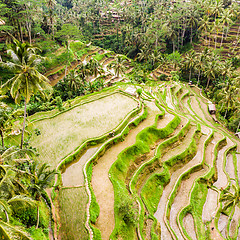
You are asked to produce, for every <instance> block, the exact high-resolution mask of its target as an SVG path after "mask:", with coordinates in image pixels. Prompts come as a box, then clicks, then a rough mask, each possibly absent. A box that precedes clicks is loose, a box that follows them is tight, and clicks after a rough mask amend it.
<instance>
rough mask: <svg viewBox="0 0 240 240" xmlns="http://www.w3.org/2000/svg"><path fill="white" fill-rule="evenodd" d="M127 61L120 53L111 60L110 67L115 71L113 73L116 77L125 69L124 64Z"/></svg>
mask: <svg viewBox="0 0 240 240" xmlns="http://www.w3.org/2000/svg"><path fill="white" fill-rule="evenodd" d="M126 63H127V60H126V59H124V58H123V57H122V56H121V55H117V56H116V57H115V59H114V61H113V62H111V63H110V65H109V66H110V68H113V69H114V71H115V75H116V76H117V77H119V76H120V74H123V73H124V72H125V70H126V67H125V64H126Z"/></svg>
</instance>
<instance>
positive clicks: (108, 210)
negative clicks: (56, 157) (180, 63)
mask: <svg viewBox="0 0 240 240" xmlns="http://www.w3.org/2000/svg"><path fill="white" fill-rule="evenodd" d="M147 106H148V113H149V114H148V117H147V119H145V120H144V121H143V122H142V123H140V124H139V125H138V126H137V127H136V128H134V129H132V130H131V131H130V132H129V134H128V135H127V137H126V138H125V140H124V142H120V143H118V144H116V145H114V146H113V147H111V148H110V149H109V150H107V151H106V153H105V154H104V155H103V156H102V157H101V158H100V159H99V160H98V164H97V165H95V166H94V168H93V174H92V187H93V191H94V193H95V196H96V199H97V202H98V204H99V207H100V214H99V217H98V219H97V222H96V227H97V228H98V229H99V230H100V231H101V235H102V239H103V240H107V239H109V236H110V234H111V232H112V231H113V229H114V225H115V220H114V191H113V186H112V183H111V181H110V180H109V177H108V174H109V173H108V172H109V169H110V168H111V166H112V164H113V163H114V162H115V161H116V159H117V156H118V154H119V153H120V152H121V151H123V150H124V149H125V148H127V147H129V146H131V145H133V144H134V143H135V141H136V136H137V134H138V133H139V132H140V131H142V130H143V129H144V128H146V127H148V126H151V125H153V124H154V122H155V117H156V114H158V113H160V111H159V109H158V108H157V107H156V106H155V104H154V103H148V102H147ZM106 223H107V224H106Z"/></svg>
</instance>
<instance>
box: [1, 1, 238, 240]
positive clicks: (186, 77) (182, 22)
mask: <svg viewBox="0 0 240 240" xmlns="http://www.w3.org/2000/svg"><path fill="white" fill-rule="evenodd" d="M239 14H240V7H239V4H238V3H236V2H235V1H228V0H216V1H213V0H204V1H201V0H195V1H183V0H177V1H168V0H161V1H155V0H149V1H138V0H132V1H126V0H124V1H120V0H116V1H110V0H105V1H103V0H102V1H98V0H61V1H60V0H56V1H55V0H47V1H42V0H40V1H33V0H21V1H19V0H16V1H15V0H14V1H13V0H0V81H1V89H0V94H1V95H0V135H1V147H0V234H2V235H0V238H1V237H2V238H3V239H31V238H32V239H48V231H49V229H50V230H52V229H53V227H51V224H52V211H51V208H52V204H51V199H50V198H49V195H48V194H47V192H46V191H45V189H46V188H49V187H52V186H53V182H54V177H55V174H57V171H56V170H53V169H52V167H54V168H55V167H56V169H59V170H63V169H65V168H66V166H68V165H69V164H70V163H72V162H74V161H75V160H77V159H78V158H79V157H81V155H82V154H83V152H84V151H85V150H86V149H88V148H89V147H90V146H93V145H97V144H100V143H101V144H104V145H103V146H102V149H101V151H99V153H98V154H99V155H96V156H94V158H93V159H92V160H91V161H89V163H88V164H86V166H85V167H86V168H85V167H84V169H85V170H86V176H84V177H85V178H86V182H87V183H86V185H87V186H88V187H89V189H88V190H89V192H90V193H88V192H87V191H85V189H84V188H82V187H84V186H77V188H76V189H74V190H73V189H72V188H71V189H70V190H67V189H68V188H66V189H65V188H61V186H59V184H60V185H61V184H62V183H61V179H60V176H61V175H59V176H58V181H57V185H56V186H55V189H54V191H56V192H57V198H60V199H61V200H60V201H58V200H56V201H58V202H57V204H59V206H60V208H64V209H65V210H63V211H62V212H61V211H60V217H61V218H62V219H63V218H65V216H66V214H65V213H66V212H67V211H68V210H67V209H69V211H71V209H70V206H69V205H67V203H66V202H67V201H70V200H71V198H72V197H73V195H74V194H75V195H77V196H78V201H76V202H74V203H73V204H74V206H77V205H81V204H82V205H84V209H81V210H79V211H78V215H79V216H80V215H81V223H79V225H78V226H79V230H78V231H77V232H74V233H73V232H71V237H70V235H69V239H70V238H72V239H74V238H75V237H76V235H77V234H80V235H81V234H83V235H84V238H86V239H87V235H88V234H89V231H90V229H92V230H93V232H94V233H93V234H94V239H101V233H100V230H99V229H98V228H97V227H96V226H95V224H97V219H98V216H99V211H100V208H99V206H98V203H97V198H96V196H95V195H94V194H95V193H94V191H93V189H92V187H91V184H90V182H91V180H92V178H93V176H92V172H93V171H94V164H97V160H98V158H100V157H101V155H103V154H104V153H105V152H106V150H107V149H108V148H110V147H111V146H112V145H114V144H117V143H119V142H121V141H124V139H125V136H126V135H127V134H128V133H129V131H130V130H131V129H132V128H133V127H136V126H137V125H138V124H140V122H141V121H142V120H144V119H145V118H147V113H146V112H147V110H146V105H147V104H146V102H147V103H149V102H151V103H153V104H155V105H156V106H157V108H158V111H161V112H162V113H161V114H160V115H156V123H155V125H154V126H151V127H147V128H144V129H143V130H142V131H141V132H139V134H138V135H137V137H136V143H135V144H134V145H131V146H128V147H127V148H125V149H124V151H122V152H121V153H120V154H119V155H118V157H117V160H116V162H115V163H114V164H113V165H112V167H111V169H110V172H109V174H110V179H111V181H112V184H113V189H114V194H115V201H114V211H115V227H114V230H113V232H112V234H111V237H112V238H113V239H117V238H118V237H122V238H123V239H126V238H127V237H128V238H129V239H135V238H136V236H138V238H140V237H139V234H140V235H141V237H142V238H143V239H144V238H145V237H146V236H147V235H149V236H150V235H151V237H152V239H155V238H157V236H158V226H157V224H156V222H157V220H156V218H155V216H154V214H155V212H156V211H157V205H158V203H159V199H160V198H161V196H162V194H163V191H164V188H165V187H166V186H167V184H168V183H169V182H170V180H171V175H172V173H173V172H174V171H175V170H176V169H178V168H180V167H181V166H182V165H184V164H186V163H188V161H190V160H192V159H193V158H194V155H195V154H196V152H197V151H198V140H199V138H200V137H201V135H202V134H203V135H204V134H205V133H204V131H202V132H201V130H200V129H201V127H200V124H201V125H204V126H207V127H208V128H211V129H214V128H215V130H216V129H220V127H219V126H218V125H216V123H219V122H220V123H221V124H222V125H224V126H225V127H226V128H228V129H229V130H230V131H231V132H234V133H235V132H239V129H240V110H239V109H240V97H239V96H240V75H239V74H240V58H239V56H238V54H239V50H240V47H239V46H238V45H239V43H240V36H239V33H240V23H239ZM169 80H170V81H171V83H170V84H169V83H168V82H167V81H169ZM119 82H124V83H123V84H122V83H119ZM187 84H188V85H189V86H193V85H195V86H197V87H199V88H200V90H199V92H198V93H196V92H195V91H192V90H191V89H190V88H189V86H186V85H187ZM112 85H113V86H115V85H116V87H113V88H109V87H110V86H112ZM128 86H130V88H131V87H134V88H136V98H137V100H138V107H137V108H133V110H132V111H131V112H130V113H129V115H127V116H125V115H124V114H123V112H122V114H123V116H125V119H123V117H122V116H121V118H120V117H119V119H118V118H114V116H112V115H113V114H114V113H113V112H114V111H112V112H111V114H112V115H111V114H110V113H108V118H111V117H112V119H111V120H112V121H110V122H111V123H109V125H108V126H106V124H107V123H106V122H107V121H108V120H109V119H107V117H105V116H104V119H102V120H101V119H100V120H99V119H98V118H97V117H95V116H94V119H95V121H96V122H97V123H100V122H101V121H102V122H101V123H102V125H104V124H105V123H106V124H105V125H104V126H105V127H102V129H101V131H102V132H101V131H100V132H99V134H100V133H101V134H100V137H99V136H98V135H94V134H92V135H91V134H89V135H88V134H85V135H84V136H81V137H79V136H78V134H79V133H78V131H80V132H82V131H83V129H85V130H86V129H87V128H88V127H89V129H91V128H92V127H93V126H94V127H96V126H97V124H96V123H94V120H91V119H90V120H89V122H88V125H87V124H85V125H84V123H82V122H80V121H77V122H74V120H73V119H74V117H75V116H78V113H79V112H78V111H79V109H80V108H78V107H79V106H82V108H83V109H84V107H85V104H86V103H95V101H99V102H100V99H102V98H104V97H106V96H108V95H109V96H110V95H111V94H113V95H114V94H115V93H116V92H117V89H118V88H120V90H123V91H125V90H126V89H127V87H128ZM196 89H197V88H196ZM152 91H153V92H154V93H153V92H152ZM196 91H198V90H196ZM98 92H100V94H98ZM105 93H106V95H105ZM120 93H121V94H123V93H122V92H120ZM170 93H171V94H170ZM124 94H125V93H124ZM124 94H123V95H124ZM124 96H125V95H124ZM126 96H127V98H128V97H129V95H128V94H127V95H126ZM193 96H194V98H195V104H197V106H198V108H197V109H198V111H200V110H201V111H202V110H203V107H206V104H207V103H206V102H204V101H205V100H204V96H206V97H207V98H208V99H209V100H208V101H211V102H212V103H214V104H215V106H216V114H214V115H213V120H214V121H215V123H212V122H211V121H212V118H211V119H210V120H209V119H208V120H206V119H207V117H206V113H203V112H204V111H203V112H202V113H201V114H202V115H201V116H200V114H199V112H197V110H196V109H194V107H195V108H196V105H195V106H194V107H193V106H191V103H192V104H193V102H194V101H193V100H192V98H193ZM129 99H130V98H129ZM205 99H206V98H205ZM85 100H86V102H85ZM115 100H116V99H115ZM135 100H136V99H135V98H134V101H133V100H132V99H131V100H126V102H125V104H126V106H125V107H124V108H125V110H127V109H128V108H127V106H128V107H129V109H131V107H133V105H134V104H135V103H136V102H135ZM112 101H113V99H112ZM122 101H123V100H122ZM144 101H145V105H144V103H143V102H144ZM103 102H104V100H103ZM112 103H114V102H112ZM131 104H132V105H131ZM201 104H202V105H201ZM96 106H97V105H96ZM119 106H120V104H119V105H118V106H117V107H115V109H114V110H116V115H117V113H118V114H119V116H120V112H121V109H120V107H119ZM156 106H155V107H156ZM148 107H149V106H148ZM99 108H100V106H99ZM141 108H142V110H143V109H145V112H144V113H142V115H141V114H140V113H139V112H140V111H141ZM72 109H73V111H71V110H72ZM129 109H128V110H129ZM163 109H164V110H163ZM95 111H96V112H98V111H97V110H95ZM122 111H123V110H122ZM173 111H174V113H173ZM86 112H87V111H86ZM64 113H66V114H65V115H64ZM82 113H83V114H84V110H83V111H82ZM87 113H89V112H87ZM94 113H95V112H94ZM71 114H72V115H71ZM137 114H139V115H137ZM169 114H170V115H171V114H173V115H174V116H175V118H173V119H172V120H171V121H169V122H168V125H167V124H166V126H165V127H162V128H159V129H158V128H157V121H158V120H160V119H164V118H165V117H166V116H167V115H169ZM198 114H199V115H198ZM68 115H71V120H70V121H69V122H71V121H72V123H73V124H72V125H74V124H76V126H75V127H72V130H69V131H68V130H67V129H65V133H64V134H63V132H62V133H61V134H60V135H61V136H60V138H57V137H56V139H55V142H54V143H53V144H52V145H50V144H49V146H48V148H47V147H45V148H44V146H43V144H44V140H45V138H49V137H46V136H48V135H47V133H48V132H49V133H51V131H50V130H49V129H48V130H47V125H46V122H44V121H42V120H44V119H45V120H46V119H50V120H51V119H53V121H52V122H50V121H49V122H50V123H49V126H51V130H52V132H57V131H58V128H57V124H59V122H60V121H59V120H58V118H57V116H60V117H59V119H61V118H63V119H65V116H68ZM89 115H90V114H89ZM135 115H137V116H136V119H135V120H134V121H133V122H130V123H129V122H128V121H129V120H130V119H131V118H133V117H135ZM183 116H184V117H187V118H188V122H187V124H186V125H182V129H181V130H180V131H179V132H178V133H174V135H173V136H171V134H173V132H174V131H177V130H176V129H177V128H180V127H179V126H180V125H181V124H180V122H181V121H182V120H180V118H182V117H183ZM83 118H84V117H82V119H83ZM91 121H92V122H91ZM119 121H120V124H119V125H118V126H117V127H116V128H114V129H115V130H114V131H112V130H111V131H110V129H108V128H107V127H109V126H111V127H112V126H115V125H114V124H116V122H119ZM210 122H211V123H210ZM199 123H200V124H199ZM51 124H52V125H51ZM81 124H82V125H83V126H84V127H82V125H81ZM214 124H215V125H214ZM69 126H70V125H69ZM69 126H68V127H69ZM79 126H80V127H79ZM193 126H194V127H193ZM191 128H196V129H195V130H194V134H193V135H192V136H191V137H190V138H189V139H191V141H190V142H189V144H188V145H186V146H185V149H183V151H179V152H178V154H175V155H174V156H171V158H169V159H166V161H165V162H163V163H159V164H158V163H157V162H158V161H159V162H160V161H161V160H160V159H161V158H162V157H163V156H164V154H165V153H166V151H167V150H168V148H170V147H172V146H173V148H175V147H176V146H178V145H180V144H181V143H182V141H183V140H184V138H185V137H186V134H187V133H186V132H187V131H190V130H189V129H191ZM221 131H222V133H223V135H225V138H222V140H219V139H218V141H217V145H216V148H215V149H214V151H215V152H214V154H215V155H214V161H216V160H217V152H216V151H217V147H219V149H218V150H220V149H222V147H223V146H222V145H224V144H226V145H227V144H228V143H227V140H226V138H227V137H229V133H227V132H225V130H222V128H221ZM74 132H75V135H74V134H73V133H74ZM20 133H21V136H20ZM44 134H46V135H44ZM70 135H72V136H70ZM114 135H116V136H114ZM38 136H40V137H38ZM64 137H66V138H64ZM111 137H114V138H112V139H111ZM52 138H55V135H54V134H52ZM88 138H90V140H89V139H88ZM212 138H214V134H213V133H211V138H210V137H209V139H208V140H207V141H210V139H212ZM58 139H59V141H61V144H59V143H58ZM158 141H162V142H161V144H160V145H157V142H158ZM41 142H42V143H41ZM73 142H74V143H73ZM223 142H224V143H223ZM220 143H222V145H221V146H220ZM67 144H69V148H67V147H66V146H64V145H67ZM82 144H85V145H82ZM208 144H209V142H206V143H205V144H204V154H205V149H206V148H207V147H208ZM218 144H219V145H218ZM155 145H156V146H155ZM209 145H210V144H209ZM151 147H153V148H156V153H155V155H154V157H153V158H152V159H150V160H149V161H148V162H146V164H145V163H144V164H143V165H142V166H141V167H140V166H138V167H139V169H138V170H137V172H136V173H135V175H134V177H133V179H131V180H129V179H128V177H129V176H128V175H129V171H130V170H129V169H130V168H131V167H132V168H134V167H133V165H134V164H135V165H138V164H139V163H138V162H137V161H139V159H140V158H141V157H143V156H145V155H147V154H148V153H149V152H150V150H151ZM36 148H41V150H40V151H39V152H40V153H43V152H44V151H46V149H48V151H49V152H44V154H42V155H40V156H38V153H37V152H38V151H37V149H36ZM235 148H236V146H235V145H234V146H232V147H229V149H227V150H226V151H225V153H224V154H225V155H224V156H223V158H224V159H225V160H224V161H225V165H226V157H227V154H229V153H231V154H232V155H233V162H234V168H235V178H236V176H237V157H236V154H237V153H236V152H235V150H236V149H235ZM51 149H54V151H55V152H54V151H52V153H53V152H54V154H55V153H56V152H57V154H55V155H51V154H50V150H51ZM69 149H71V150H69ZM230 150H231V151H232V152H231V151H230ZM46 155H49V156H54V157H52V158H54V159H50V160H46V159H48V157H46ZM41 161H43V162H44V163H42V162H41ZM46 161H48V162H51V163H53V165H54V166H49V165H48V164H47V163H46ZM93 163H94V164H93ZM57 164H59V165H58V166H57ZM214 164H216V163H215V162H214ZM152 166H153V167H152ZM152 168H153V169H152ZM158 168H159V169H160V170H161V171H160V170H159V169H158ZM203 168H209V171H208V172H207V174H206V175H205V176H203V177H200V178H198V179H197V180H195V182H194V186H193V187H192V190H191V196H190V199H189V205H188V206H186V207H185V208H183V209H182V210H181V212H180V214H179V216H178V220H177V222H178V224H179V225H180V226H181V228H182V232H183V234H185V236H187V237H189V236H188V233H187V231H186V229H185V227H184V224H183V219H184V217H186V216H187V214H191V215H192V216H193V221H194V222H195V224H198V226H197V227H196V229H197V230H196V232H197V234H198V235H199V234H200V235H201V234H202V236H203V235H204V237H210V235H211V234H210V233H207V232H206V231H205V229H204V224H205V223H203V221H202V219H200V215H202V208H203V205H204V202H205V201H206V198H207V190H208V188H211V189H215V190H216V188H217V187H215V186H213V184H214V182H216V181H217V177H216V166H210V165H209V164H207V163H205V156H204V157H203V161H202V162H201V164H199V165H196V166H194V167H192V168H191V169H188V171H186V172H185V173H183V174H182V175H181V177H180V178H179V179H178V182H177V183H176V185H175V186H174V190H173V191H172V192H171V196H170V197H169V199H168V202H167V205H166V206H167V208H166V209H167V210H166V211H167V214H166V220H165V221H166V224H168V225H169V226H170V223H169V221H170V218H169V215H170V209H171V206H172V204H173V202H174V199H175V197H176V195H177V191H178V188H179V187H180V185H181V183H182V182H184V181H185V180H186V179H187V178H188V177H189V176H190V175H191V174H193V173H194V172H197V171H198V170H199V169H203ZM223 168H224V167H223ZM149 169H150V170H149ZM156 169H158V170H159V171H160V172H159V171H156V172H155V170H156ZM144 170H146V173H143V172H144ZM224 171H225V172H226V170H224ZM148 174H149V176H148ZM150 175H151V176H150ZM146 176H147V177H149V178H148V179H146V182H144V184H143V185H141V184H139V183H138V181H140V182H141V181H143V180H141V179H143V178H144V177H146ZM230 179H231V177H230V176H228V185H227V186H226V188H224V189H223V187H222V188H221V189H218V190H216V191H219V192H221V196H220V197H219V203H218V204H219V205H220V207H219V208H218V212H217V214H216V219H219V218H220V215H221V214H225V215H227V216H228V224H227V231H226V232H227V235H228V236H227V237H230V235H231V234H230V232H231V231H230V228H231V227H230V222H231V220H232V219H233V215H234V213H235V209H236V208H237V207H238V206H239V184H238V180H237V179H235V180H233V181H235V182H236V183H235V182H231V180H230ZM138 184H139V185H138ZM140 185H141V188H140ZM59 188H60V190H59ZM78 188H79V189H78ZM80 188H82V189H80ZM58 190H59V191H58ZM64 193H67V194H68V195H66V196H65V195H64ZM89 194H90V195H91V197H90V196H89ZM53 195H54V194H53ZM87 196H88V197H89V199H91V202H90V206H89V209H87V210H88V211H89V218H90V219H89V221H88V220H86V218H87V217H86V214H87V210H86V209H85V207H86V205H87ZM53 200H54V197H53ZM64 211H65V212H64ZM72 211H73V210H72ZM70 218H71V214H67V217H66V219H65V220H66V221H63V222H62V223H63V224H62V225H61V227H60V230H59V231H60V232H61V235H62V237H63V238H67V236H66V235H65V234H66V231H72V229H74V225H75V224H76V223H77V219H76V218H74V219H72V222H71V224H72V225H71V226H70V225H68V219H70ZM84 221H87V222H88V224H89V228H88V227H86V228H85V227H84V223H83V222H84ZM215 221H217V220H215ZM148 222H151V224H150V225H149V226H151V229H150V230H149V229H148V224H149V223H148ZM209 224H210V222H209V221H208V222H207V224H206V225H205V227H206V226H207V227H209ZM238 225H239V223H238ZM57 227H59V226H57ZM57 227H56V228H57ZM170 228H171V227H169V229H170ZM69 229H70V230H69ZM146 229H148V230H146ZM137 230H138V231H139V232H138V231H137ZM169 231H170V232H171V234H172V235H175V236H176V233H175V232H174V231H173V230H172V229H170V230H169ZM55 234H57V233H55ZM202 236H201V237H202ZM236 236H237V233H236V232H235V233H234V237H233V239H235V238H236ZM202 239H203V238H202Z"/></svg>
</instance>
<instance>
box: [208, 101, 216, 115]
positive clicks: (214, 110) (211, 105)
mask: <svg viewBox="0 0 240 240" xmlns="http://www.w3.org/2000/svg"><path fill="white" fill-rule="evenodd" d="M208 111H209V113H210V114H215V113H216V107H215V104H212V103H211V104H209V105H208Z"/></svg>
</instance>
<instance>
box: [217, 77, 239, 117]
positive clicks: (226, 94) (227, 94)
mask: <svg viewBox="0 0 240 240" xmlns="http://www.w3.org/2000/svg"><path fill="white" fill-rule="evenodd" d="M220 86H222V89H221V92H220V93H219V96H220V97H221V100H220V101H219V103H220V104H221V103H222V104H223V105H225V107H226V110H225V114H224V119H225V118H226V116H227V112H228V111H229V109H231V108H233V107H234V106H235V104H236V103H237V96H238V88H237V87H236V85H235V83H234V79H233V78H230V79H229V80H228V81H227V82H226V83H221V84H220Z"/></svg>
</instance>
